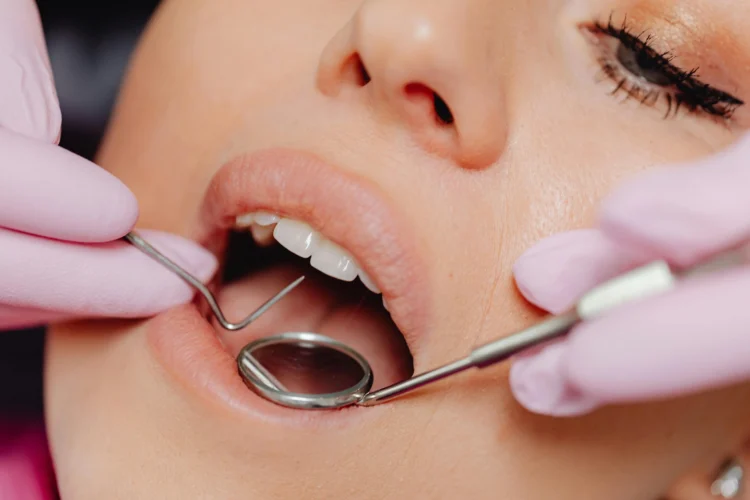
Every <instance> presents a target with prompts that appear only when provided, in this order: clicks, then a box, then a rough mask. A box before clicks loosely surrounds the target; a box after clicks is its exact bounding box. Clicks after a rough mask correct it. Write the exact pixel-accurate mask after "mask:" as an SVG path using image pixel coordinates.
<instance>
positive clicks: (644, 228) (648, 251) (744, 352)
mask: <svg viewBox="0 0 750 500" xmlns="http://www.w3.org/2000/svg"><path fill="white" fill-rule="evenodd" d="M749 189H750V135H746V136H745V137H743V138H742V139H741V140H740V141H738V142H737V143H736V144H734V145H733V146H731V147H730V148H729V149H727V150H726V151H724V152H722V153H720V154H718V155H716V156H713V157H710V158H707V159H704V160H701V161H698V162H695V163H693V164H688V165H675V166H671V167H668V168H664V169H661V170H657V171H653V172H649V173H647V174H644V175H642V176H641V177H639V178H636V179H634V180H633V181H631V182H629V183H627V184H626V185H624V186H622V187H621V188H620V189H619V190H617V191H615V193H614V194H613V195H611V196H610V197H609V198H608V199H607V200H605V202H604V203H603V206H602V207H601V210H600V219H599V223H598V227H597V228H595V229H591V230H580V231H573V232H570V233H562V234H559V235H556V236H552V237H550V238H548V239H546V240H543V241H542V242H541V243H539V244H538V245H537V246H535V247H533V248H532V249H531V250H529V251H528V252H527V253H526V254H524V255H523V256H522V257H521V258H520V259H519V260H518V261H517V263H516V266H515V269H514V271H515V277H516V283H517V284H518V287H519V289H520V290H521V292H522V293H523V294H524V296H525V297H526V298H527V299H528V300H529V301H530V302H532V303H534V304H536V305H537V306H539V307H541V308H542V309H546V310H548V311H551V312H561V311H563V310H565V309H567V308H568V307H570V306H571V305H573V304H574V303H575V301H576V299H577V298H579V297H580V296H581V295H582V294H583V293H585V292H586V291H587V290H589V289H591V288H592V287H593V286H594V285H596V284H598V283H600V282H602V281H604V280H606V279H608V278H611V277H614V276H615V275H617V274H620V273H621V272H623V271H625V270H628V269H630V268H632V267H635V266H636V265H639V264H643V263H646V262H648V261H650V260H653V259H658V258H665V259H666V260H667V261H669V262H671V263H674V264H677V265H679V266H686V265H691V264H694V263H697V262H698V261H700V260H701V259H703V258H705V257H708V256H709V255H711V254H713V253H715V252H718V251H721V250H725V249H729V248H732V247H734V246H736V245H737V244H739V243H741V242H743V241H750V195H749V194H748V190H749ZM749 300H750V265H748V266H747V267H744V268H739V269H735V270H731V271H727V272H723V273H721V274H720V275H714V276H702V277H700V278H696V279H694V280H691V281H690V282H685V283H683V284H681V285H680V286H679V287H678V288H677V289H676V290H675V291H673V292H670V293H668V294H664V295H662V296H658V297H655V298H651V299H648V300H644V301H641V302H639V303H633V304H629V305H626V306H623V307H622V308H620V309H618V310H615V311H614V312H610V313H607V314H605V315H604V316H602V317H601V318H598V319H596V320H594V321H591V322H589V323H584V324H581V325H579V326H578V327H576V328H575V329H574V330H573V331H572V332H571V333H570V334H569V336H568V337H567V338H565V339H563V340H561V341H558V342H556V343H554V344H551V345H549V346H547V347H545V348H543V349H541V350H540V351H539V352H537V353H535V354H531V355H526V356H523V357H521V358H519V359H518V360H517V361H516V362H515V363H514V365H513V366H512V368H511V387H512V390H513V392H514V395H515V397H516V399H517V400H518V401H519V402H520V403H521V404H522V405H524V406H525V407H526V408H528V409H529V410H531V411H534V412H537V413H542V414H548V415H555V416H566V415H579V414H583V413H586V412H589V411H591V410H593V409H594V408H596V407H597V406H600V405H604V404H608V403H629V402H639V401H646V400H651V399H661V398H669V397H674V396H679V395H683V394H688V393H692V392H697V391H701V390H705V389H710V388H716V387H720V386H725V385H730V384H732V383H735V382H739V381H743V380H750V302H749Z"/></svg>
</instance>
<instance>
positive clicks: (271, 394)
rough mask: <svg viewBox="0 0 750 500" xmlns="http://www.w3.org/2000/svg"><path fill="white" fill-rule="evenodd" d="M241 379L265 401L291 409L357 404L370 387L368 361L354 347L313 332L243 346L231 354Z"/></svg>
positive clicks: (266, 339) (286, 334) (262, 339)
mask: <svg viewBox="0 0 750 500" xmlns="http://www.w3.org/2000/svg"><path fill="white" fill-rule="evenodd" d="M237 365H238V367H239V371H240V374H241V375H242V377H243V379H244V380H245V383H246V384H247V385H248V386H249V387H250V388H251V389H252V390H254V391H255V392H257V393H258V394H259V395H260V396H262V397H264V398H266V399H269V400H270V401H272V402H274V403H277V404H280V405H282V406H287V407H289V408H297V409H308V410H314V409H333V408H341V407H343V406H349V405H352V404H357V403H358V402H359V401H361V400H362V399H363V398H364V396H365V395H366V394H367V393H368V392H369V390H370V389H371V388H372V383H373V374H372V369H371V368H370V365H369V363H368V362H367V361H366V360H365V358H363V357H362V355H360V354H359V353H358V352H357V351H355V350H354V349H352V348H351V347H349V346H347V345H346V344H343V343H341V342H338V341H337V340H334V339H332V338H329V337H326V336H324V335H319V334H316V333H306V332H291V333H283V334H280V335H275V336H272V337H265V338H261V339H258V340H256V341H254V342H251V343H249V344H247V345H246V346H245V347H244V348H243V349H242V350H241V351H240V353H239V355H238V356H237Z"/></svg>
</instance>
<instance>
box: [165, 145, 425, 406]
mask: <svg viewBox="0 0 750 500" xmlns="http://www.w3.org/2000/svg"><path fill="white" fill-rule="evenodd" d="M385 200H386V198H385V197H384V196H382V194H381V193H379V190H378V189H377V188H376V187H375V186H373V185H371V184H369V183H367V182H366V181H363V180H361V179H358V178H354V177H353V176H350V175H347V174H345V173H342V171H340V170H339V169H335V168H334V167H332V166H330V165H328V164H326V163H324V162H322V161H320V160H319V159H318V158H316V157H314V156H312V155H308V154H305V153H300V152H295V151H287V150H269V151H263V152H257V153H252V154H249V155H246V156H242V157H239V158H237V159H235V160H232V161H230V162H229V163H227V164H226V165H224V166H223V167H222V168H221V169H220V170H219V171H218V172H217V174H216V175H215V176H214V179H213V180H212V182H211V184H210V186H209V189H208V192H207V195H206V198H205V200H204V204H203V207H202V210H201V212H200V216H201V220H200V221H199V225H198V227H199V229H198V234H196V235H195V239H196V240H197V241H198V242H199V243H201V244H202V245H203V246H204V247H206V248H208V249H209V250H211V251H212V252H214V253H215V254H216V255H217V256H218V257H219V260H220V263H221V267H222V273H221V275H220V276H219V277H218V278H216V279H215V281H214V283H212V284H211V288H212V289H213V290H214V291H215V293H216V295H217V298H218V301H219V304H220V306H221V308H222V310H223V311H224V313H225V315H226V317H227V319H228V320H229V321H238V320H240V319H242V318H244V317H245V316H246V315H247V314H248V313H249V312H251V311H252V310H254V309H255V308H257V307H258V306H259V305H260V304H262V303H263V302H265V301H266V300H267V299H269V298H270V297H271V296H273V295H275V294H276V293H277V292H278V291H279V290H281V289H282V288H283V287H285V286H286V285H287V284H289V283H290V282H291V281H293V280H294V279H296V278H297V277H299V276H300V275H305V277H306V279H305V281H304V282H303V283H302V284H301V285H300V286H299V287H298V288H296V289H295V290H293V291H292V292H291V293H290V294H289V295H287V296H286V297H284V298H283V299H282V300H281V301H280V302H278V303H277V304H276V305H274V306H273V307H272V308H271V309H270V310H269V311H267V312H266V313H265V314H264V315H263V316H261V317H260V318H258V319H257V320H256V321H255V322H253V323H252V324H250V325H249V326H248V327H246V328H244V329H242V330H239V331H227V330H224V329H223V328H222V327H221V326H220V325H219V324H218V323H217V322H215V320H213V318H212V317H211V316H210V315H209V314H208V309H207V308H206V309H204V310H203V311H202V312H203V313H205V314H204V319H207V320H208V321H211V322H213V328H210V327H209V326H208V324H206V323H205V321H203V320H199V319H197V318H196V317H194V316H195V315H194V314H193V313H189V312H182V313H180V314H181V316H179V315H177V316H179V317H173V318H171V319H169V320H165V321H161V322H159V321H157V322H156V323H157V325H159V326H156V327H154V328H153V329H152V330H155V331H156V333H155V334H154V339H155V340H154V341H155V346H156V351H157V354H159V356H160V358H161V359H162V361H164V362H165V363H166V364H167V365H170V366H172V367H173V368H174V370H175V371H177V372H180V373H178V376H179V377H180V378H181V379H183V380H192V381H193V383H192V385H194V386H195V385H196V382H197V385H199V386H201V387H200V389H201V390H205V389H206V388H210V389H211V390H212V391H213V392H214V396H215V395H216V394H217V393H224V397H223V399H227V397H228V398H229V399H230V400H231V401H230V403H231V405H232V406H237V404H238V403H237V402H238V400H240V399H243V400H245V399H247V396H246V395H245V394H251V391H249V390H248V389H247V388H246V387H244V384H243V383H242V382H241V379H240V375H239V374H238V373H237V369H236V365H235V364H234V358H235V356H236V355H237V354H238V352H239V351H240V349H241V348H242V347H243V346H244V345H246V344H247V343H248V342H251V341H253V340H256V339H258V338H261V337H266V336H269V335H274V334H279V333H285V332H315V333H319V334H322V335H326V336H328V337H331V338H333V339H336V340H339V341H341V342H344V343H345V344H347V345H349V346H350V347H352V348H354V349H356V350H357V351H358V352H359V353H360V354H361V355H362V356H364V357H365V358H366V359H367V360H368V362H369V364H370V365H371V367H372V370H373V374H374V386H373V387H374V388H379V387H383V386H386V385H390V384H392V383H395V382H398V381H400V380H403V379H406V378H408V377H410V376H411V375H412V373H413V371H414V366H413V365H414V360H415V359H418V356H414V355H415V354H418V353H419V350H420V346H421V345H422V341H423V338H424V336H425V335H424V333H425V332H426V331H427V329H428V321H427V319H428V308H427V304H428V303H429V300H428V296H427V291H428V287H427V286H426V276H427V274H426V272H425V270H424V267H423V266H424V262H423V261H422V260H421V259H419V257H418V256H419V255H420V252H419V251H418V244H417V243H416V240H415V239H414V232H413V231H410V230H409V228H408V223H407V222H406V220H405V219H403V218H400V217H399V214H397V213H396V212H395V211H393V210H392V208H391V207H390V206H389V204H388V203H387V202H386V201H385ZM199 303H200V301H199ZM193 311H195V309H193ZM191 314H192V316H191V317H190V318H189V319H188V316H190V315H191ZM178 322H181V323H182V324H183V325H185V324H188V325H190V327H185V326H180V327H179V328H180V329H181V330H182V331H190V330H191V328H192V329H193V330H194V331H193V332H192V333H185V334H183V336H182V340H181V342H182V343H181V344H178V340H176V339H175V335H174V334H173V331H174V329H175V328H176V326H175V323H178ZM198 323H202V324H204V325H206V327H205V328H204V327H203V326H201V325H200V324H198ZM207 329H208V330H207ZM198 330H200V334H199V333H196V332H197V331H198ZM209 330H210V331H212V332H213V333H212V334H210V338H208V335H207V331H209ZM188 337H189V338H188ZM219 350H220V351H221V352H219ZM209 351H210V352H209ZM206 360H210V362H209V361H206ZM209 365H213V368H212V367H211V366H209ZM204 368H205V369H204ZM327 368H328V369H329V370H330V369H331V367H327ZM212 370H213V372H215V373H217V374H218V375H217V376H216V377H213V378H212V375H211V373H209V372H211V371H212ZM230 370H231V377H230V375H229V374H230ZM334 371H335V369H334ZM315 373H317V372H315ZM315 373H313V376H316V375H315ZM219 375H220V376H219ZM321 376H325V370H324V371H323V375H321ZM313 385H318V384H313ZM240 386H242V387H243V389H242V392H244V393H245V394H240V392H241V391H240V390H239V389H238V387H240ZM227 394H229V396H227ZM251 398H255V396H251ZM255 399H256V400H257V398H255ZM246 403H247V402H246ZM240 404H243V405H244V404H245V403H242V402H240ZM251 406H252V405H251ZM256 409H257V408H256Z"/></svg>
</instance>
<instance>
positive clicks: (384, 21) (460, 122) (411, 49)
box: [317, 0, 507, 169]
mask: <svg viewBox="0 0 750 500" xmlns="http://www.w3.org/2000/svg"><path fill="white" fill-rule="evenodd" d="M470 3H471V2H465V1H463V0H410V1H408V2H407V1H404V0H368V1H365V2H364V3H363V5H362V6H361V7H360V8H359V10H358V11H357V12H356V14H355V15H354V16H353V18H352V19H351V20H350V22H349V23H348V24H347V25H346V26H345V27H344V28H343V29H342V30H341V31H340V32H339V33H338V34H337V35H336V36H335V37H334V38H333V39H332V40H331V41H330V42H329V44H328V45H327V47H326V48H325V50H324V51H323V54H322V56H321V60H320V63H319V66H318V74H317V85H318V89H319V90H320V91H321V92H323V93H324V94H325V95H328V96H331V97H337V98H355V99H356V98H360V99H362V101H363V102H369V103H371V105H372V107H373V109H374V111H375V114H376V115H378V116H380V117H382V118H383V119H384V120H386V121H387V120H389V119H390V120H394V119H395V122H397V123H398V124H400V125H402V126H404V127H406V128H407V129H408V130H409V132H410V133H411V134H412V136H413V137H414V139H415V140H416V142H417V143H418V144H419V145H420V146H421V147H422V148H423V149H425V150H426V151H428V152H429V153H433V154H437V155H440V156H443V157H447V158H450V159H451V160H453V161H454V162H455V163H456V164H458V165H460V166H461V167H463V168H470V169H482V168H486V167H488V166H489V165H491V164H493V163H494V162H495V161H497V159H498V158H499V157H500V155H501V154H502V151H503V150H504V148H505V144H506V136H507V123H506V112H505V108H506V106H505V94H504V92H503V88H502V87H503V86H502V82H501V80H502V77H501V72H500V71H498V70H497V64H498V61H493V60H490V54H492V53H493V52H495V50H494V49H491V48H489V47H488V46H490V45H491V44H493V43H494V41H493V40H491V39H490V38H491V37H492V36H493V33H492V31H491V30H489V31H488V30H481V29H480V30H476V29H474V30H473V29H472V26H474V27H476V24H475V23H472V19H471V15H472V13H471V10H470V9H469V8H468V7H466V4H470ZM477 31H479V33H478V32H477Z"/></svg>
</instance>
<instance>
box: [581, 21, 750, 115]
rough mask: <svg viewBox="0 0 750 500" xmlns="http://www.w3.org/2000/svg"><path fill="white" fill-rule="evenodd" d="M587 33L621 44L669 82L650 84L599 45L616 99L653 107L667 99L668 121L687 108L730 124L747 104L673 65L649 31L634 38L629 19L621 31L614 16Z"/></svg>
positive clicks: (590, 28) (602, 61) (671, 55)
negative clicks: (630, 99) (620, 96)
mask: <svg viewBox="0 0 750 500" xmlns="http://www.w3.org/2000/svg"><path fill="white" fill-rule="evenodd" d="M586 29H588V31H590V32H591V33H592V34H594V35H604V36H608V37H611V38H613V39H615V40H617V41H618V42H619V44H620V45H621V46H622V47H624V48H625V49H627V50H630V51H631V52H632V53H633V56H634V58H635V59H636V61H642V62H645V63H647V64H648V65H649V69H650V68H654V69H655V70H656V71H657V72H658V75H659V76H660V77H662V78H663V79H664V80H665V82H664V83H663V84H660V83H655V82H649V81H648V80H647V79H646V78H645V77H643V76H642V75H637V74H635V73H633V71H631V70H629V69H628V68H626V67H625V66H624V64H623V63H622V62H620V61H619V60H618V57H617V54H613V53H612V50H610V49H609V48H608V47H606V46H602V44H599V49H600V50H601V54H600V56H599V64H600V65H601V67H602V71H603V72H604V74H605V75H606V76H607V77H608V78H609V79H610V80H612V81H613V82H614V83H615V84H616V87H615V89H614V90H613V91H612V92H611V93H612V95H615V94H617V93H619V92H624V93H625V95H626V96H628V97H633V98H635V99H638V100H640V102H641V104H646V105H649V106H654V105H655V104H656V103H658V102H659V99H660V98H662V97H663V99H664V101H665V103H666V106H667V110H666V112H665V114H664V118H665V119H666V118H669V116H670V115H672V116H676V115H677V112H678V111H679V109H680V108H681V107H684V108H685V109H687V110H688V111H689V112H691V113H703V114H706V115H708V116H711V117H717V118H721V119H723V120H725V121H728V120H729V119H731V118H732V115H733V114H734V112H735V111H736V110H737V108H739V107H740V106H742V105H743V104H744V102H743V101H742V100H740V99H738V98H736V97H734V96H733V95H731V94H728V93H726V92H723V91H721V90H718V89H716V88H714V87H712V86H710V85H708V84H705V83H703V82H701V81H700V80H699V79H698V68H694V69H692V70H690V71H683V70H681V69H680V68H678V67H677V66H675V65H674V64H672V60H673V59H674V55H673V54H672V53H671V52H664V53H659V52H657V51H656V50H655V49H654V48H653V46H652V41H653V36H652V35H648V36H646V37H645V38H643V35H644V33H645V31H644V32H642V33H640V34H637V35H635V34H633V33H632V32H631V31H630V28H629V27H628V25H627V17H626V18H625V20H624V21H623V23H622V25H621V26H620V27H616V26H614V25H613V24H612V16H610V18H609V20H608V22H607V24H603V23H600V22H596V23H594V25H593V26H589V27H587V28H586Z"/></svg>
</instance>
